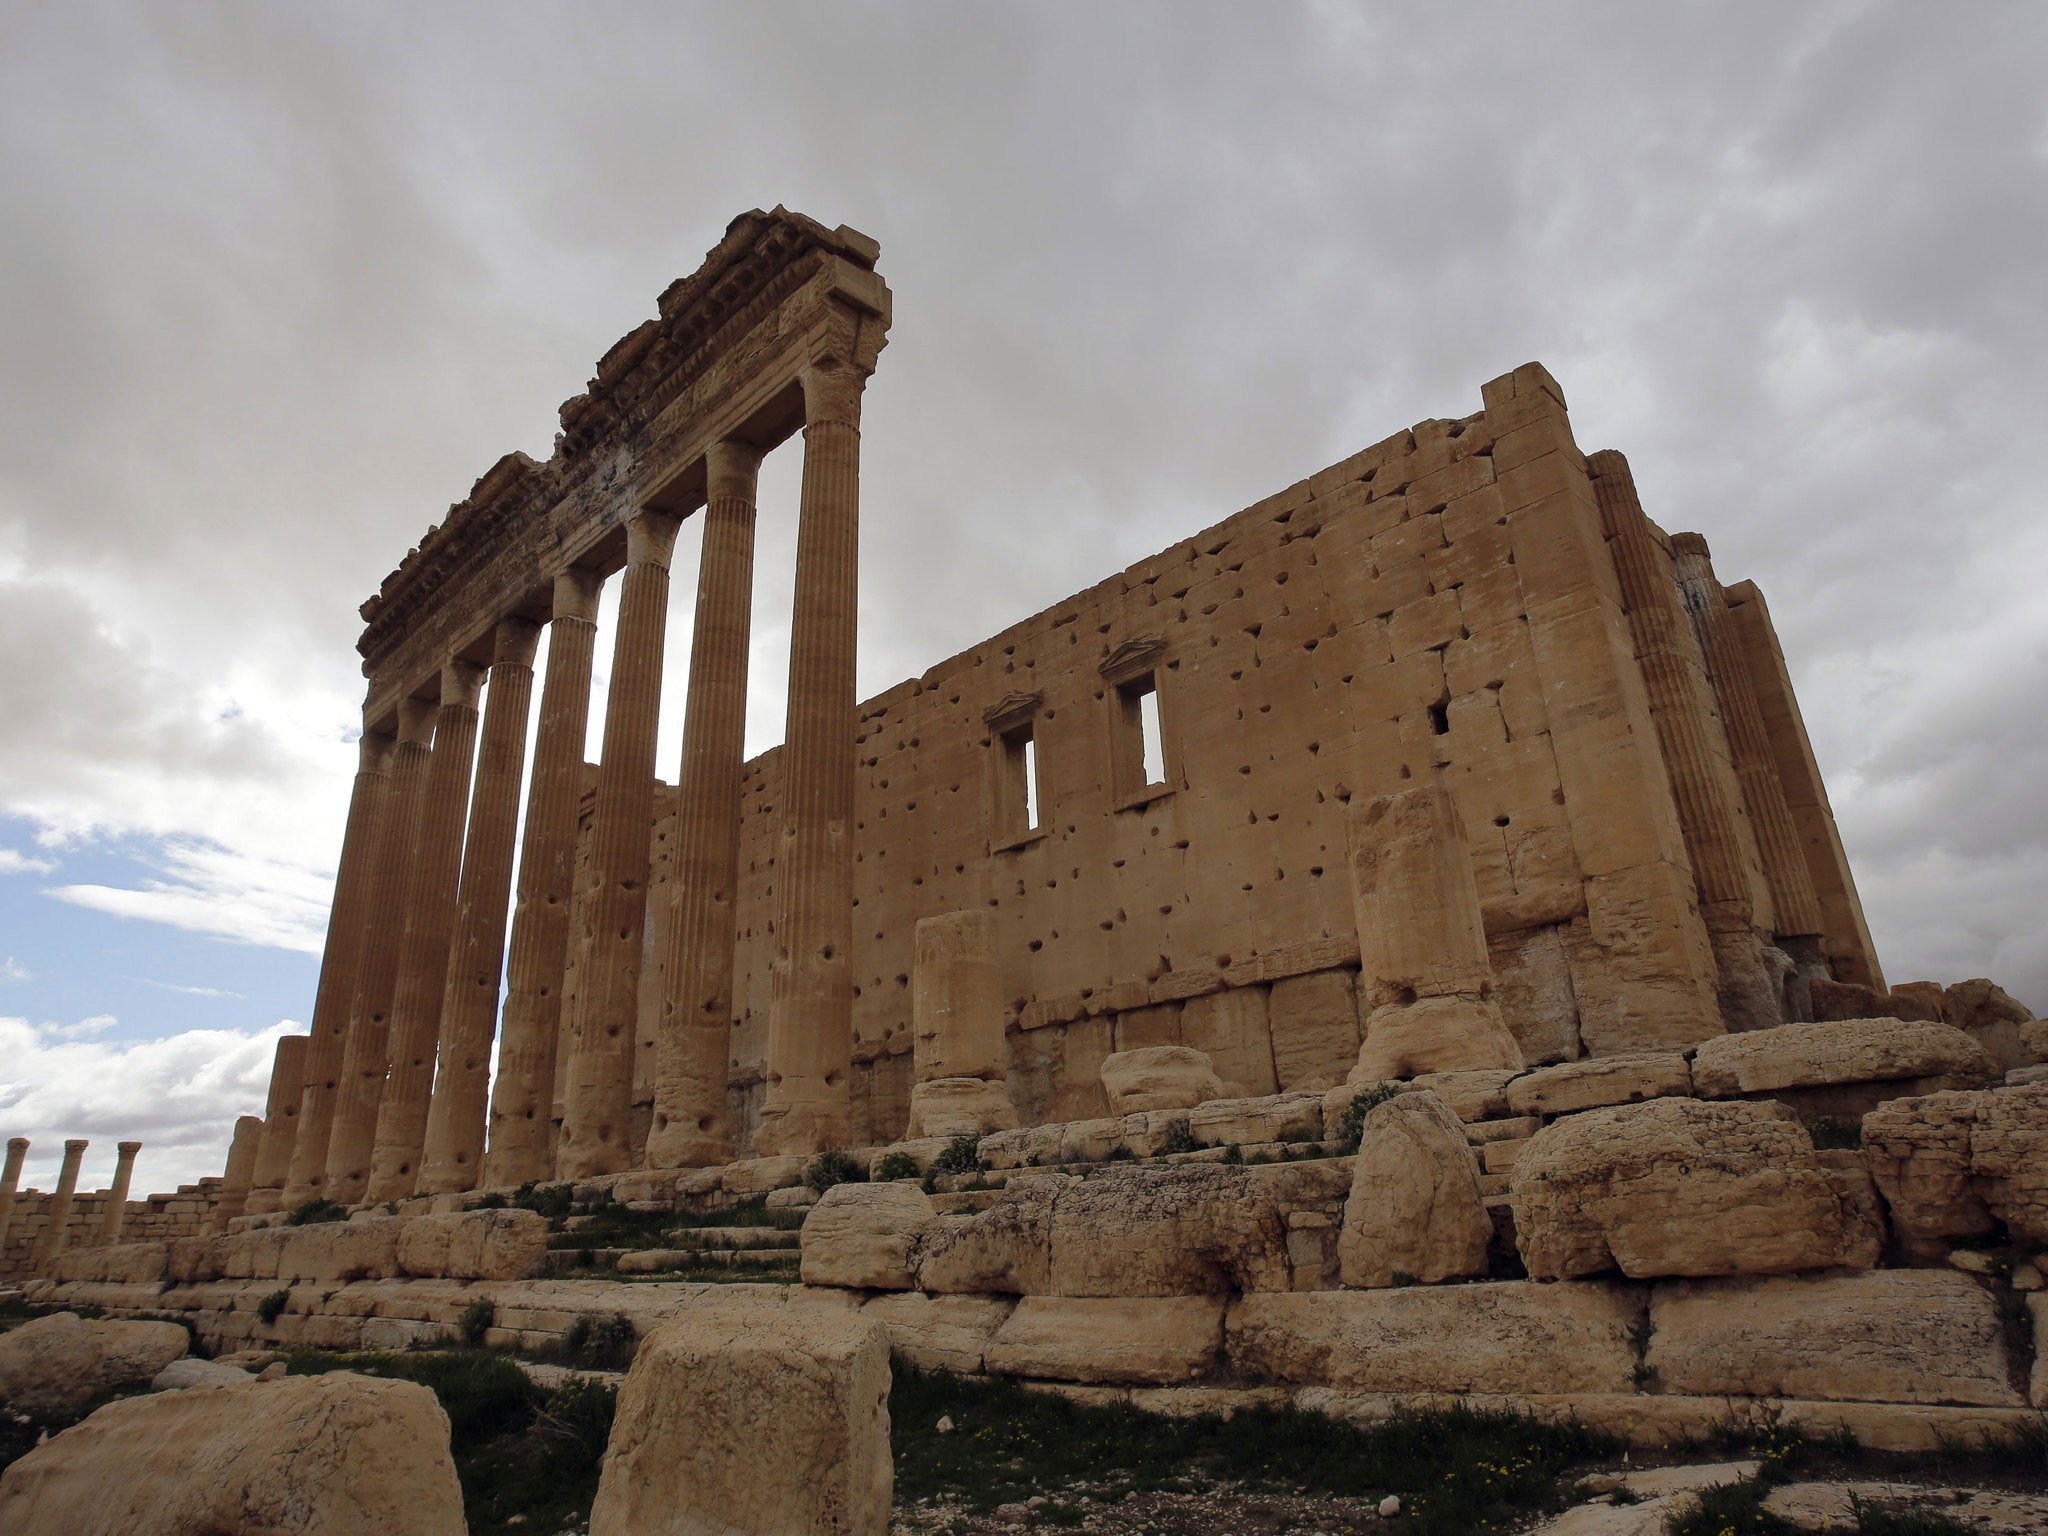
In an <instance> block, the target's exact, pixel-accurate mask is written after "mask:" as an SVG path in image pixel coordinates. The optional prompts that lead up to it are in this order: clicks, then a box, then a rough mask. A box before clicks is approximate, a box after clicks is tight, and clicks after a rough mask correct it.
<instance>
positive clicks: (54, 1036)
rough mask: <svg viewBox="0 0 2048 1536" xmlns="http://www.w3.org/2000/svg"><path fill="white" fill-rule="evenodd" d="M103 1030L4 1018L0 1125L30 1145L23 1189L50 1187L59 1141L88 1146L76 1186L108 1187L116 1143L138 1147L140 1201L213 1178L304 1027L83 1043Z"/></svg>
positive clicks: (0, 1025) (0, 1021) (90, 1022)
mask: <svg viewBox="0 0 2048 1536" xmlns="http://www.w3.org/2000/svg"><path fill="white" fill-rule="evenodd" d="M105 1023H107V1024H111V1023H112V1021H111V1020H106V1021H105ZM101 1027H103V1025H102V1021H101V1020H99V1019H86V1020H81V1021H80V1022H79V1023H77V1024H72V1025H57V1026H50V1025H44V1026H37V1025H34V1024H31V1023H30V1022H29V1021H28V1020H26V1019H19V1018H6V1017H0V1063H4V1064H5V1065H4V1067H0V1119H4V1120H5V1122H6V1125H7V1131H8V1134H9V1135H11V1136H26V1137H28V1138H29V1142H30V1147H29V1157H28V1163H27V1166H26V1169H25V1171H24V1173H23V1181H24V1183H28V1182H35V1183H37V1184H38V1186H39V1187H40V1188H43V1189H48V1188H50V1187H51V1185H52V1184H53V1182H54V1181H55V1179H56V1176H57V1167H58V1164H59V1162H60V1161H61V1159H62V1156H63V1150H64V1142H65V1140H66V1139H67V1138H70V1137H78V1136H83V1137H86V1138H88V1139H90V1140H91V1142H92V1146H91V1148H90V1149H89V1150H88V1151H87V1153H86V1162H85V1172H84V1173H83V1174H82V1175H81V1180H80V1183H81V1186H82V1187H88V1188H99V1187H104V1186H105V1184H106V1182H107V1181H108V1179H109V1178H111V1177H112V1174H113V1163H114V1143H115V1142H117V1141H122V1140H136V1141H140V1142H141V1143H142V1152H141V1154H140V1157H139V1159H138V1161H137V1164H136V1172H135V1190H136V1192H137V1194H138V1195H139V1194H142V1193H144V1192H156V1191H163V1190H170V1189H175V1188H176V1187H177V1186H178V1185H180V1184H189V1183H192V1182H193V1181H194V1180H196V1179H199V1178H201V1177H203V1176H205V1175H208V1174H216V1173H219V1172H220V1171H221V1168H222V1166H223V1164H224V1163H225V1161H226V1158H227V1144H228V1138H229V1136H230V1134H231V1133H232V1132H233V1129H234V1122H235V1117H236V1116H238V1115H247V1114H260V1113H261V1112H262V1110H263V1100H264V1096H265V1093H266V1091H267V1090H268V1087H269V1083H270V1065H271V1057H272V1055H273V1053H274V1052H275V1050H276V1040H277V1037H278V1036H279V1035H282V1034H289V1033H292V1032H294V1031H296V1030H297V1029H298V1028H299V1026H297V1025H295V1024H293V1023H291V1022H289V1021H283V1022H280V1023H277V1024H274V1025H272V1026H270V1027H269V1028H268V1029H259V1030H254V1031H247V1032H245V1031H239V1030H232V1029H194V1030H186V1031H184V1032H183V1033H181V1034H176V1035H170V1036H167V1037H165V1038H164V1039H161V1040H99V1039H94V1038H90V1036H91V1035H93V1034H95V1033H97V1032H98V1030H99V1029H100V1028H101ZM95 1181H97V1182H95Z"/></svg>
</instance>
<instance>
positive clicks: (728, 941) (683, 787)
mask: <svg viewBox="0 0 2048 1536" xmlns="http://www.w3.org/2000/svg"><path fill="white" fill-rule="evenodd" d="M760 466H761V455H760V452H759V451H758V450H757V449H755V448H752V447H750V446H748V445H747V444H745V443H734V442H723V443H719V444H717V445H715V446H714V447H713V448H712V450H711V452H710V454H709V455H708V456H707V459H706V464H705V479H706V500H705V507H704V548H703V555H702V558H701V560H700V562H699V565H698V575H697V616H696V627H695V629H694V630H693V631H692V632H691V641H690V695H689V702H688V705H687V707H686V709H685V712H684V719H683V765H682V770H681V772H680V773H679V774H678V775H677V779H676V833H675V835H676V850H675V883H674V885H673V887H672V894H671V896H670V898H669V934H668V953H669V972H668V987H667V995H666V997H664V998H663V1000H662V1013H661V1029H660V1033H659V1035H658V1036H657V1043H656V1051H655V1084H654V1120H653V1124H652V1127H651V1128H650V1130H649V1132H648V1136H647V1163H648V1166H649V1167H652V1168H698V1167H709V1166H711V1165H712V1164H715V1163H722V1162H725V1161H726V1160H728V1159H729V1158H731V1156H732V1155H733V1139H732V1130H731V1127H730V1126H729V1125H728V1124H727V1123H726V1098H725V1095H726V1086H727V1082H726V1079H727V1067H728V1064H729V1062H730V1059H731V1054H732V973H733V945H734V942H735V935H736V932H737V923H738V912H737V906H736V903H737V899H738V885H739V859H740V775H741V770H742V767H743V765H744V761H745V752H746V733H747V648H748V643H749V637H750V635H751V631H752V621H753V603H754V598H753V589H754V487H755V478H756V474H757V472H758V471H759V469H760Z"/></svg>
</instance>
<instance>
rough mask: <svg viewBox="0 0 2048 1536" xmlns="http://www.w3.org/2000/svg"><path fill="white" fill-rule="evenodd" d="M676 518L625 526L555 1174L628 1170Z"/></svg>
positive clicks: (648, 517) (646, 513) (651, 516)
mask: <svg viewBox="0 0 2048 1536" xmlns="http://www.w3.org/2000/svg"><path fill="white" fill-rule="evenodd" d="M676 532H677V519H676V518H674V517H673V516H671V515H669V514H667V513H665V512H659V511H655V510H653V509H652V508H648V509H644V510H642V511H641V512H640V514H639V515H638V516H637V517H635V518H634V519H633V522H632V524H631V526H630V527H629V528H628V529H627V545H626V571H625V575H624V576H623V577H622V578H621V586H620V592H619V619H618V626H619V627H618V634H617V637H616V639H615V641H614V644H613V649H612V681H611V696H610V698H609V700H608V701H607V703H606V706H605V716H604V756H603V759H602V761H601V762H600V764H599V766H598V778H597V805H596V809H595V812H594V820H593V822H592V827H591V856H592V859H593V861H594V863H595V865H596V870H597V890H596V893H595V895H594V897H593V899H592V900H591V902H590V905H589V908H588V915H587V918H586V925H585V932H584V934H583V940H584V945H583V949H582V951H581V955H580V964H581V969H580V970H579V972H578V975H577V981H576V1010H575V1023H574V1029H575V1040H574V1044H573V1048H572V1052H571V1055H570V1058H569V1091H568V1094H567V1104H566V1106H565V1113H564V1118H563V1121H562V1144H561V1147H560V1149H559V1151H558V1152H557V1154H556V1159H555V1164H556V1168H555V1171H556V1173H557V1174H558V1175H559V1176H560V1177H562V1178H588V1177H591V1176H594V1175H597V1174H606V1173H619V1172H622V1171H623V1170H624V1169H626V1168H627V1167H629V1166H630V1165H631V1159H632V1146H631V1142H632V1124H631V1121H632V1109H633V1043H634V1028H633V1026H634V1022H635V1015H636V1012H637V1010H638V1007H639V982H640V966H641V960H642V949H643V940H644V936H645V927H646V921H647V873H648V851H649V850H648V827H649V824H650V822H651V821H652V819H653V815H654V743H655V731H656V728H657V726H658V724H659V716H660V710H661V657H662V646H663V641H664V639H665V638H666V630H667V624H668V563H669V556H670V554H671V552H672V551H673V550H674V548H675V541H676Z"/></svg>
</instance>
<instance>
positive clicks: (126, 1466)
mask: <svg viewBox="0 0 2048 1536" xmlns="http://www.w3.org/2000/svg"><path fill="white" fill-rule="evenodd" d="M465 1528H466V1527H465V1526H464V1523H463V1516H462V1490H461V1487H460V1486H459V1485H458V1484H457V1482H456V1479H455V1462H454V1459H453V1458H452V1457H451V1456H450V1454H449V1450H448V1416H447V1415H446V1414H445V1413H443V1412H442V1411H441V1406H440V1404H439V1403H437V1402H435V1400H434V1394H433V1393H432V1392H429V1391H428V1390H427V1389H426V1388H425V1387H422V1386H419V1385H417V1384H416V1383H413V1382H409V1381H377V1380H372V1379H370V1378H368V1377H363V1376H357V1375H355V1374H353V1373H351V1372H347V1371H335V1372H331V1373H329V1374H327V1375H323V1376H300V1377H291V1378H287V1379H286V1380H283V1381H275V1382H257V1381H247V1382H245V1383H244V1384H241V1385H236V1386H228V1387H221V1388H218V1389H216V1390H213V1391H198V1392H166V1393H161V1394H157V1395H154V1396H150V1397H137V1398H128V1399H125V1400H123V1401H121V1402H116V1403H110V1404H108V1405H107V1406H106V1407H104V1408H102V1409H100V1410H99V1411H98V1412H97V1413H95V1414H93V1415H92V1416H91V1417H90V1418H88V1419H86V1420H85V1421H84V1422H83V1423H81V1424H79V1425H77V1426H75V1427H73V1428H71V1429H68V1430H66V1431H65V1432H64V1433H63V1434H61V1435H58V1436H56V1437H54V1438H53V1439H51V1440H50V1441H48V1442H47V1443H46V1444H44V1445H41V1446H39V1447H37V1448H36V1449H35V1450H33V1451H31V1452H29V1454H28V1455H26V1456H24V1457H22V1458H21V1460H19V1461H17V1462H15V1463H14V1465H12V1466H11V1467H9V1468H8V1469H7V1471H6V1472H5V1473H4V1474H0V1530H5V1531H6V1532H8V1536H143V1533H147V1536H284V1533H292V1536H341V1533H344V1532H371V1531H374V1532H377V1533H378V1536H462V1532H463V1531H464V1530H465Z"/></svg>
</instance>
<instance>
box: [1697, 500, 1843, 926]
mask: <svg viewBox="0 0 2048 1536" xmlns="http://www.w3.org/2000/svg"><path fill="white" fill-rule="evenodd" d="M1671 552H1672V556H1673V559H1674V560H1675V562H1676V565H1677V570H1678V584H1679V589H1680V591H1681V592H1682V593H1683V594H1684V597H1685V608H1686V612H1687V614H1689V615H1690V616H1691V618H1692V622H1693V627H1694V629H1695V631H1696V632H1697V633H1698V635H1699V638H1700V648H1701V650H1703V651H1704V652H1705V653H1706V658H1707V671H1708V674H1709V675H1710V676H1711V677H1712V679H1713V683H1714V692H1715V694H1716V696H1717V697H1718V698H1719V699H1720V701H1721V719H1722V720H1723V722H1725V724H1726V725H1727V728H1728V746H1729V749H1730V751H1732V752H1733V753H1734V755H1735V775H1736V778H1737V780H1738V781H1739V782H1740V784H1741V785H1742V798H1743V801H1744V803H1745V804H1747V806H1748V807H1749V819H1750V823H1751V825H1753V826H1754V827H1755V828H1756V842H1757V852H1758V853H1759V854H1761V855H1762V857H1763V865H1764V877H1765V878H1766V879H1767V880H1769V881H1770V885H1771V905H1772V907H1773V908H1774V909H1775V912H1776V924H1777V926H1776V932H1777V933H1778V934H1779V936H1780V937H1783V938H1795V937H1797V938H1805V937H1810V936H1817V935H1818V934H1819V933H1820V932H1821V917H1820V903H1819V902H1818V901H1817V900H1816V899H1815V897H1814V893H1813V876H1812V873H1811V872H1810V871H1809V870H1808V869H1807V867H1806V853H1805V850H1804V849H1802V848H1801V847H1800V845H1799V833H1798V831H1797V829H1796V828H1795V827H1794V826H1793V823H1792V814H1791V812H1790V810H1788V809H1787V807H1786V804H1785V790H1784V786H1783V785H1782V784H1780V783H1779V781H1778V769H1777V765H1776V763H1774V762H1773V761H1772V759H1771V744H1770V739H1769V737H1768V736H1767V735H1766V734H1765V732H1764V722H1763V715H1762V712H1761V711H1760V710H1759V709H1758V707H1757V700H1756V693H1755V690H1754V689H1752V688H1751V686H1750V682H1749V674H1748V673H1747V672H1746V671H1745V670H1744V668H1743V665H1742V653H1741V646H1740V644H1739V642H1738V641H1737V639H1736V636H1735V630H1734V626H1733V622H1732V621H1731V620H1730V619H1729V617H1728V602H1727V598H1726V597H1725V596H1724V595H1723V593H1722V591H1721V583H1720V582H1718V581H1717V580H1715V579H1714V562H1713V557H1712V555H1711V554H1710V553H1709V552H1708V550H1707V541H1706V540H1705V539H1703V538H1701V537H1700V536H1699V535H1698V534H1696V533H1680V534H1674V535H1673V536H1672V539H1671Z"/></svg>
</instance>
